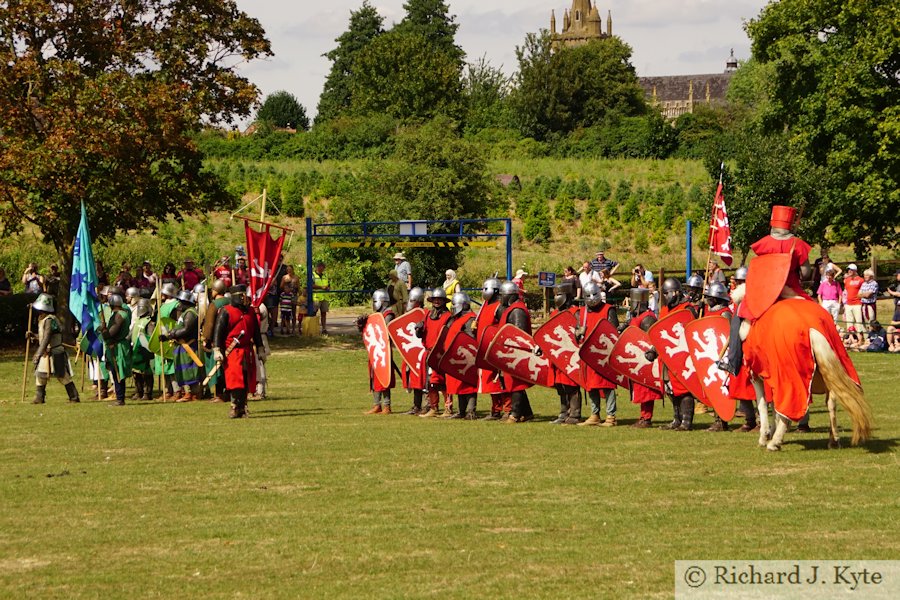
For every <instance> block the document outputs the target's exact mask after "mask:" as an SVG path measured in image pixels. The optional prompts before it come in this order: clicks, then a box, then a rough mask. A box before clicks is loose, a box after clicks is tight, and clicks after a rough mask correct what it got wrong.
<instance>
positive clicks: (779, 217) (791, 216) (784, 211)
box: [769, 205, 797, 231]
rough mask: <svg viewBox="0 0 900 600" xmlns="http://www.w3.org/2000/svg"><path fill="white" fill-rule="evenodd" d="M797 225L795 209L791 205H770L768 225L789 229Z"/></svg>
mask: <svg viewBox="0 0 900 600" xmlns="http://www.w3.org/2000/svg"><path fill="white" fill-rule="evenodd" d="M796 225H797V209H796V208H794V207H792V206H778V205H775V206H773V207H772V216H771V218H769V226H770V227H774V228H777V229H787V230H788V231H790V230H791V229H793V228H794V227H795V226H796Z"/></svg>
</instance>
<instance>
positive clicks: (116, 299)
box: [107, 294, 122, 308]
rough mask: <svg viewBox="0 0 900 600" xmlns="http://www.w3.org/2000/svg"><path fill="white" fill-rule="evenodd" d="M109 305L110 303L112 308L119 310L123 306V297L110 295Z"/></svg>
mask: <svg viewBox="0 0 900 600" xmlns="http://www.w3.org/2000/svg"><path fill="white" fill-rule="evenodd" d="M107 303H108V304H109V305H110V306H111V307H112V308H119V307H121V306H122V296H120V295H118V294H110V295H109V300H107Z"/></svg>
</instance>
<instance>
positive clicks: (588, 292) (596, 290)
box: [581, 281, 603, 308]
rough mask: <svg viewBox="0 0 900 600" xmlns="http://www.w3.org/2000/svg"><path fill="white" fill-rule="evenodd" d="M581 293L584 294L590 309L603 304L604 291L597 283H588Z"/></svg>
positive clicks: (585, 301)
mask: <svg viewBox="0 0 900 600" xmlns="http://www.w3.org/2000/svg"><path fill="white" fill-rule="evenodd" d="M581 292H582V293H583V294H584V303H585V305H586V306H587V307H588V308H597V307H598V306H600V305H601V304H603V290H601V289H600V286H599V285H598V284H597V282H596V281H588V282H587V283H586V284H584V286H583V287H582V288H581Z"/></svg>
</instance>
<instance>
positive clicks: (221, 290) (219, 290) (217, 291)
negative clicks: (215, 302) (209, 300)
mask: <svg viewBox="0 0 900 600" xmlns="http://www.w3.org/2000/svg"><path fill="white" fill-rule="evenodd" d="M227 291H228V286H227V285H225V282H224V281H222V280H221V279H216V280H215V281H213V282H212V292H213V297H214V298H218V297H219V296H224V295H225V292H227Z"/></svg>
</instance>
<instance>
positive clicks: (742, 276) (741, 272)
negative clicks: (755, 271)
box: [734, 267, 749, 281]
mask: <svg viewBox="0 0 900 600" xmlns="http://www.w3.org/2000/svg"><path fill="white" fill-rule="evenodd" d="M748 271H749V269H748V268H747V267H738V270H737V271H735V272H734V278H735V279H737V280H738V281H747V272H748Z"/></svg>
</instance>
